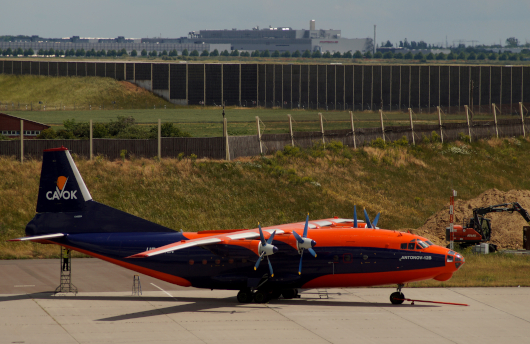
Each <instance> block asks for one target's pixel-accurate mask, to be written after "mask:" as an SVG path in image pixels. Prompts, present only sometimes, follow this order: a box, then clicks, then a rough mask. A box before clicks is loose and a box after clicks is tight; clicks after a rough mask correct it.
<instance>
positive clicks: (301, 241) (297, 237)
mask: <svg viewBox="0 0 530 344" xmlns="http://www.w3.org/2000/svg"><path fill="white" fill-rule="evenodd" d="M293 235H294V237H295V238H296V241H298V242H299V243H300V244H303V243H304V239H302V237H301V236H300V234H298V233H296V232H295V231H293Z"/></svg>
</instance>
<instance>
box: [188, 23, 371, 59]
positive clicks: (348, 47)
mask: <svg viewBox="0 0 530 344" xmlns="http://www.w3.org/2000/svg"><path fill="white" fill-rule="evenodd" d="M309 28H310V29H309V30H304V29H302V30H293V29H292V28H290V27H268V28H265V29H260V28H259V27H255V28H253V29H252V30H237V29H232V30H201V31H198V32H196V31H192V32H190V33H189V34H188V37H189V38H188V40H190V41H201V42H204V43H210V44H214V43H217V44H220V43H229V44H230V45H231V48H232V50H236V49H237V50H239V51H241V50H243V51H255V50H259V51H265V50H269V52H271V53H272V52H274V51H276V50H278V51H279V52H280V53H283V52H286V51H289V52H290V53H294V52H295V51H297V50H298V51H299V52H300V53H303V52H304V51H306V50H309V51H310V52H314V51H320V52H326V51H329V52H330V53H335V52H340V53H341V54H343V53H345V52H348V51H349V52H351V53H352V54H353V53H355V52H356V51H360V52H362V53H364V52H366V51H368V50H372V49H373V40H372V38H343V37H342V33H341V30H332V29H330V30H322V29H320V30H316V29H315V21H314V20H311V21H310V22H309Z"/></svg>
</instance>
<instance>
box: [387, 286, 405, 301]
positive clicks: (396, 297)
mask: <svg viewBox="0 0 530 344" xmlns="http://www.w3.org/2000/svg"><path fill="white" fill-rule="evenodd" d="M403 286H404V284H398V287H397V291H396V292H393V293H392V294H390V302H392V304H393V305H400V304H402V303H403V301H405V295H404V294H403V293H402V292H401V288H403Z"/></svg>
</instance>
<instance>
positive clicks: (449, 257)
mask: <svg viewBox="0 0 530 344" xmlns="http://www.w3.org/2000/svg"><path fill="white" fill-rule="evenodd" d="M447 262H448V263H452V262H453V256H449V255H448V256H447Z"/></svg>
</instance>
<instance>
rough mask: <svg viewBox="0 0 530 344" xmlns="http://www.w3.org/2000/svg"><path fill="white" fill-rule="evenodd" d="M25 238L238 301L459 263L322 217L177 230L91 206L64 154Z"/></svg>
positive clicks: (409, 277)
mask: <svg viewBox="0 0 530 344" xmlns="http://www.w3.org/2000/svg"><path fill="white" fill-rule="evenodd" d="M36 212H37V214H36V215H35V217H34V218H33V219H32V220H31V221H30V222H29V223H28V225H27V226H26V237H23V238H18V239H11V240H12V241H25V240H30V241H34V242H40V243H45V244H57V245H61V246H63V247H65V248H68V249H71V250H76V251H79V252H82V253H85V254H87V255H90V256H93V257H96V258H100V259H103V260H105V261H107V262H110V263H114V264H117V265H119V266H122V267H124V268H127V269H130V270H133V271H136V272H139V273H143V274H146V275H149V276H152V277H155V278H158V279H161V280H164V281H166V282H170V283H174V284H177V285H180V286H185V287H188V286H189V287H191V286H193V287H196V288H208V289H228V290H237V291H239V293H238V294H237V300H238V301H239V302H242V303H246V302H252V301H255V302H258V303H263V302H267V301H268V300H270V299H273V298H279V297H280V296H283V297H284V298H287V299H289V298H295V297H297V295H298V289H308V288H347V287H361V286H376V285H389V284H394V285H397V291H396V292H394V293H392V294H391V295H390V301H391V302H392V303H393V304H401V303H403V301H404V298H405V297H404V295H403V293H402V292H401V288H402V287H403V286H404V285H405V283H408V282H414V281H421V280H427V279H435V280H438V281H446V280H448V279H449V278H451V276H452V275H453V273H454V272H455V271H457V270H458V269H459V268H460V267H461V266H462V265H463V264H464V258H463V257H462V256H461V255H460V254H458V253H456V252H454V251H451V250H449V249H447V248H445V247H441V246H437V245H433V244H432V243H431V242H430V241H429V240H428V239H426V238H423V237H420V236H418V235H414V234H411V233H404V232H400V231H395V230H383V229H379V228H377V227H376V226H377V221H378V219H379V214H378V216H377V217H376V218H375V219H374V221H373V222H370V219H369V217H368V216H366V211H365V221H357V215H356V212H355V210H354V217H353V219H342V218H336V217H334V218H328V219H322V220H314V221H309V215H308V217H307V219H306V221H305V222H300V223H290V224H283V225H278V226H270V227H263V228H262V227H261V225H258V228H254V229H248V230H247V229H245V230H240V229H236V230H208V231H199V232H194V233H192V232H182V231H180V232H177V231H174V230H172V229H170V228H166V227H163V226H161V225H158V224H156V223H152V222H149V221H147V220H144V219H141V218H138V217H136V216H133V215H130V214H127V213H125V212H122V211H120V210H117V209H114V208H111V207H109V206H106V205H104V204H101V203H98V202H96V201H94V200H92V196H91V195H90V192H89V191H88V189H87V187H86V185H85V183H84V181H83V179H82V178H81V175H80V173H79V171H78V169H77V167H76V165H75V163H74V161H73V159H72V156H71V155H70V152H69V151H68V149H66V148H64V147H61V148H54V149H48V150H45V151H44V156H43V162H42V171H41V177H40V186H39V194H38V200H37V209H36Z"/></svg>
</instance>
